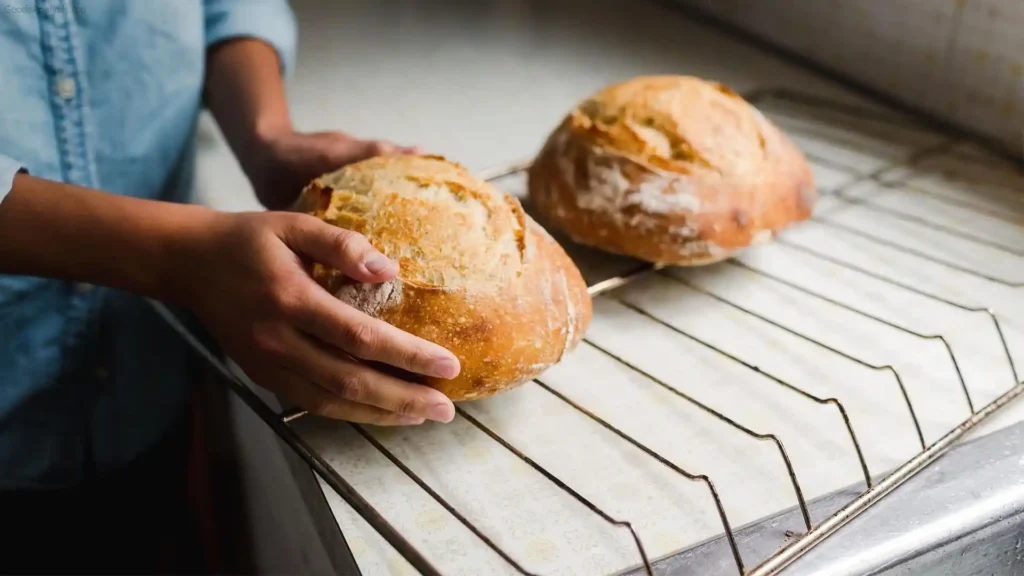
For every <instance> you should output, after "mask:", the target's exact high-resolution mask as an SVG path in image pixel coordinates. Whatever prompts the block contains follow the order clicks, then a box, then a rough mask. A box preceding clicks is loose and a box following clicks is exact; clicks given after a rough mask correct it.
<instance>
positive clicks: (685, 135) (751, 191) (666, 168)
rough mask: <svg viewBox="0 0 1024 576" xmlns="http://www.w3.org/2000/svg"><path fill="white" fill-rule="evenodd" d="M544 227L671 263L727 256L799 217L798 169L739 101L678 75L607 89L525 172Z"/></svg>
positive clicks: (808, 187) (805, 201)
mask: <svg viewBox="0 0 1024 576" xmlns="http://www.w3.org/2000/svg"><path fill="white" fill-rule="evenodd" d="M529 193H530V199H531V202H532V203H533V206H535V208H536V210H537V214H538V216H539V217H541V219H542V220H543V221H544V222H545V224H548V225H551V226H554V227H557V228H558V229H560V230H562V231H564V232H565V233H566V234H567V235H568V236H569V237H570V238H572V239H573V240H574V241H576V242H579V243H581V244H587V245H591V246H594V247H597V248H600V249H603V250H606V251H609V252H614V253H619V254H624V255H627V256H632V257H634V258H638V259H642V260H647V261H651V262H658V263H663V264H672V265H682V266H685V265H700V264H708V263H712V262H717V261H719V260H723V259H725V258H728V257H729V256H731V255H732V254H734V253H735V252H736V251H737V250H740V249H743V248H745V247H747V246H750V245H752V244H756V243H759V242H763V241H766V240H768V239H770V238H771V237H772V235H774V234H775V233H776V232H778V231H779V230H782V229H783V228H786V227H787V226H790V225H792V224H794V223H796V222H799V221H803V220H806V219H807V218H809V217H810V215H811V211H812V210H813V207H814V204H815V203H816V201H817V191H816V189H815V183H814V177H813V174H812V173H811V169H810V166H809V165H808V163H807V161H806V159H805V158H804V157H803V155H802V154H801V152H800V151H799V149H798V148H797V147H796V146H795V145H794V144H793V142H792V141H791V140H790V139H789V138H788V137H787V136H786V135H785V134H784V133H783V132H782V131H781V130H779V129H778V127H776V126H775V125H774V124H772V123H771V122H770V121H769V120H768V119H766V118H765V117H764V116H762V115H761V114H760V112H758V111H757V110H756V109H755V108H754V107H753V106H751V105H750V104H749V103H748V102H746V101H745V100H743V98H741V97H740V96H738V95H737V94H735V93H734V92H732V91H731V90H729V89H728V88H726V87H724V86H722V85H721V84H718V83H714V82H708V81H705V80H702V79H699V78H694V77H690V76H649V77H640V78H635V79H632V80H629V81H627V82H623V83H621V84H615V85H612V86H609V87H607V88H605V89H604V90H602V91H600V92H598V93H597V94H595V95H593V96H592V97H591V98H588V99H587V100H586V101H584V102H582V103H580V104H579V105H578V106H577V107H576V108H575V109H574V110H572V111H571V112H570V113H569V114H568V115H567V116H566V118H565V119H564V120H563V122H562V123H561V124H560V125H559V126H558V127H557V128H556V129H555V130H554V131H553V132H552V134H551V135H550V136H549V138H548V140H547V142H546V143H545V144H544V147H543V148H542V149H541V151H540V153H539V154H538V156H537V158H536V159H535V161H534V164H533V166H532V167H531V168H530V172H529Z"/></svg>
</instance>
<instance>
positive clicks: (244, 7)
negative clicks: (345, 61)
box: [203, 0, 298, 76]
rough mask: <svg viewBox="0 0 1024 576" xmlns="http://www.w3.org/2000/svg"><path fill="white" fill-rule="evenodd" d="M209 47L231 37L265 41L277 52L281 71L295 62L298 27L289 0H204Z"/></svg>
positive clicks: (289, 68)
mask: <svg viewBox="0 0 1024 576" xmlns="http://www.w3.org/2000/svg"><path fill="white" fill-rule="evenodd" d="M203 13H204V19H205V26H206V46H207V47H209V46H213V45H214V44H216V43H218V42H222V41H224V40H229V39H232V38H255V39H257V40H262V41H263V42H266V43H267V44H269V45H270V46H272V47H273V48H274V50H276V51H277V56H278V58H279V59H280V60H281V73H282V74H283V75H285V76H287V75H288V74H289V73H290V72H291V70H292V68H293V67H294V65H295V52H296V45H297V43H298V26H297V25H296V22H295V14H293V13H292V10H291V8H290V7H289V6H288V2H287V0H205V2H204V6H203Z"/></svg>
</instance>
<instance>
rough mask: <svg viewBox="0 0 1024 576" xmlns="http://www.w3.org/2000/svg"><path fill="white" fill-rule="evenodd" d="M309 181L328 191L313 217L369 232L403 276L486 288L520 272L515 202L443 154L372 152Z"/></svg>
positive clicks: (520, 220) (519, 214)
mask: <svg viewBox="0 0 1024 576" xmlns="http://www.w3.org/2000/svg"><path fill="white" fill-rule="evenodd" d="M313 186H316V187H319V188H321V189H325V190H331V191H332V193H331V194H330V196H329V204H328V205H327V206H326V207H324V208H323V210H322V212H321V213H320V214H318V215H319V216H320V217H321V218H322V219H323V220H326V221H327V222H329V223H331V224H334V225H336V226H339V227H341V228H345V229H348V230H353V231H355V232H359V233H361V234H363V235H365V236H367V237H368V238H370V239H371V241H372V243H373V244H374V246H375V247H376V248H377V249H378V250H380V251H381V252H383V253H384V254H386V255H387V256H388V257H390V258H392V259H394V260H396V261H398V263H399V268H400V269H401V275H402V279H403V280H405V281H406V282H415V283H419V284H422V285H424V286H432V287H437V288H449V287H465V286H467V285H469V284H473V287H474V288H475V289H486V288H488V287H490V288H495V287H499V286H502V285H503V284H505V283H506V282H508V281H509V279H510V278H513V277H515V276H516V275H518V274H521V273H522V268H523V256H524V251H525V249H526V245H525V242H524V235H525V214H524V212H523V209H522V207H521V206H520V205H519V203H518V202H516V201H515V200H514V199H513V198H512V197H511V196H508V195H506V194H503V193H501V192H500V191H498V190H497V189H495V188H493V187H492V186H482V185H481V182H480V181H479V180H478V179H477V178H475V177H473V176H471V175H470V174H469V173H468V172H466V171H465V170H464V169H462V168H461V167H460V166H458V165H457V164H454V163H451V162H448V161H446V160H444V159H443V158H440V157H434V156H400V157H393V158H387V157H377V158H373V159H370V160H367V161H364V162H361V163H359V164H356V165H353V166H351V167H350V169H343V170H339V171H337V172H333V173H330V174H326V175H324V176H322V177H320V178H318V179H317V180H316V181H314V183H313Z"/></svg>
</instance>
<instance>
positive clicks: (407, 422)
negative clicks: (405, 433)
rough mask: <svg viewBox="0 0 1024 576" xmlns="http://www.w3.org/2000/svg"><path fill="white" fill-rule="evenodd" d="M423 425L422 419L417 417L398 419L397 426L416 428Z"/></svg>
mask: <svg viewBox="0 0 1024 576" xmlns="http://www.w3.org/2000/svg"><path fill="white" fill-rule="evenodd" d="M419 424H423V418H419V417H417V416H402V417H401V418H399V419H398V425H399V426H417V425H419Z"/></svg>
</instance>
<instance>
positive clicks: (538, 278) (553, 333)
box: [293, 156, 592, 401]
mask: <svg viewBox="0 0 1024 576" xmlns="http://www.w3.org/2000/svg"><path fill="white" fill-rule="evenodd" d="M293 208H294V209H295V210H298V211H302V212H307V213H310V214H313V215H314V216H316V217H317V218H320V219H322V220H324V221H325V222H328V223H330V224H333V225H335V226H338V227H341V228H345V229H348V230H352V231H355V232H359V233H361V234H363V235H364V236H366V238H367V239H368V240H369V242H370V243H371V244H373V245H374V246H375V247H376V248H377V249H378V250H380V251H381V252H382V253H384V254H385V255H386V256H388V257H390V258H392V259H394V260H397V261H398V263H399V273H398V277H396V278H394V279H392V280H389V281H387V282H382V283H378V284H363V283H358V282H355V281H354V280H352V279H349V278H346V277H345V276H344V275H343V274H341V273H340V272H339V271H337V270H334V269H331V268H329V267H325V266H323V265H320V264H316V265H315V266H314V269H313V277H314V279H316V280H317V281H318V282H319V283H320V284H321V285H322V286H324V287H325V288H326V289H327V290H328V291H330V292H331V293H332V294H333V295H335V297H337V298H338V299H339V300H341V301H343V302H345V303H347V304H349V305H351V306H353V307H355V308H356V309H358V310H361V311H362V312H365V313H367V314H369V315H371V316H373V317H376V318H379V319H381V320H383V321H385V322H388V323H390V324H392V325H394V326H397V327H398V328H400V329H402V330H405V331H406V332H409V333H411V334H414V335H416V336H419V337H421V338H424V339H426V340H429V341H431V342H434V343H437V344H439V345H441V346H444V347H445V348H447V349H448V350H450V351H451V352H452V353H454V354H455V355H456V356H457V357H458V358H459V361H460V362H461V365H462V370H461V372H460V373H459V375H458V376H457V377H455V378H453V379H451V380H441V379H435V378H424V379H421V380H420V381H422V382H423V383H424V384H428V385H430V386H433V387H435V388H437V389H439V390H441V391H442V392H444V393H445V394H447V395H448V396H449V397H450V398H451V399H452V400H456V401H458V400H469V399H475V398H483V397H486V396H490V395H493V394H496V393H499V392H502V391H504V390H508V389H509V388H512V387H514V386H517V385H519V384H522V383H523V382H526V381H528V380H530V379H531V378H535V377H536V376H538V375H539V374H540V373H541V372H543V371H544V370H545V369H547V368H548V367H549V366H551V365H552V364H554V363H556V362H558V361H559V360H560V359H561V358H562V357H563V355H565V354H566V353H568V352H569V351H571V350H572V349H573V348H575V346H576V345H577V344H578V343H579V342H580V340H581V339H582V338H583V333H584V331H585V330H586V328H587V326H588V324H589V322H590V318H591V314H592V309H591V302H590V297H589V295H588V294H587V286H586V283H585V282H584V280H583V277H582V275H581V274H580V272H579V270H578V268H576V266H575V264H574V263H573V262H572V260H571V259H569V257H568V255H566V253H565V251H564V250H563V249H562V247H561V246H560V245H559V244H558V243H557V242H556V241H555V240H554V239H553V238H552V237H551V236H550V235H549V234H547V233H546V232H545V231H544V229H543V228H541V227H540V225H538V224H537V223H536V222H535V221H534V220H533V219H531V218H530V217H529V216H527V215H526V213H525V212H524V211H523V209H522V206H521V205H520V204H519V201H518V200H516V199H515V198H514V197H512V196H510V195H508V194H505V193H504V192H502V191H500V190H498V189H497V188H496V187H494V186H493V185H491V184H490V183H488V182H486V181H484V180H481V179H479V178H476V177H474V176H473V175H471V174H470V173H469V172H468V171H466V170H465V168H463V167H461V166H459V165H458V164H455V163H453V162H449V161H447V160H445V159H444V158H441V157H436V156H393V157H378V158H373V159H369V160H364V161H361V162H357V163H355V164H350V165H348V166H345V167H343V168H341V169H339V170H337V171H335V172H333V173H331V174H326V175H324V176H321V177H320V178H317V179H316V180H314V181H313V182H311V183H310V184H309V185H307V186H306V188H305V189H304V190H303V193H302V195H301V196H300V199H299V201H298V202H297V203H296V205H295V206H294V207H293Z"/></svg>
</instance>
